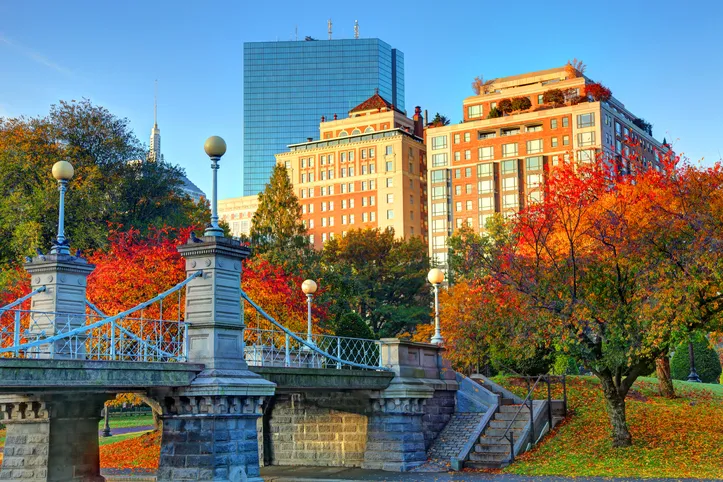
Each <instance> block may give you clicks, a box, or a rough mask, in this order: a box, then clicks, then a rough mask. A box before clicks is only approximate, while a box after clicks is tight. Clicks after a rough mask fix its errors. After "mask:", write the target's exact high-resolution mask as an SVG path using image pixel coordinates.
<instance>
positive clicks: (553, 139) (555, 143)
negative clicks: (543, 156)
mask: <svg viewBox="0 0 723 482" xmlns="http://www.w3.org/2000/svg"><path fill="white" fill-rule="evenodd" d="M550 144H551V145H552V147H557V137H553V138H552V140H551V141H550Z"/></svg>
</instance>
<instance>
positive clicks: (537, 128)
mask: <svg viewBox="0 0 723 482" xmlns="http://www.w3.org/2000/svg"><path fill="white" fill-rule="evenodd" d="M525 132H542V126H527V127H525Z"/></svg>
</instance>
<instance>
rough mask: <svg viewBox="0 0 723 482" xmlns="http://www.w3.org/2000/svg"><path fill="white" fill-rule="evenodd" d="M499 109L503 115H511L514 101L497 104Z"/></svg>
mask: <svg viewBox="0 0 723 482" xmlns="http://www.w3.org/2000/svg"><path fill="white" fill-rule="evenodd" d="M497 109H499V111H500V112H502V113H503V114H509V113H510V112H512V101H511V100H510V99H502V100H501V101H499V102H497Z"/></svg>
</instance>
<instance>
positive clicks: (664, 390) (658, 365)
mask: <svg viewBox="0 0 723 482" xmlns="http://www.w3.org/2000/svg"><path fill="white" fill-rule="evenodd" d="M655 374H656V375H657V376H658V390H659V391H660V395H661V396H663V397H666V398H675V388H674V387H673V378H672V377H671V376H670V358H668V357H667V355H663V356H661V357H660V358H658V359H657V360H655Z"/></svg>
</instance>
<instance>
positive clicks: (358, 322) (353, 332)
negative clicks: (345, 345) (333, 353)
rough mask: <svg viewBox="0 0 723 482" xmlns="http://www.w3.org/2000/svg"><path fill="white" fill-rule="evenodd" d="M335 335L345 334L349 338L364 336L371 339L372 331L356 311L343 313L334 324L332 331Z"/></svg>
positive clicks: (372, 336)
mask: <svg viewBox="0 0 723 482" xmlns="http://www.w3.org/2000/svg"><path fill="white" fill-rule="evenodd" d="M334 334H335V335H336V336H346V337H349V338H366V339H373V338H374V333H372V330H371V328H369V325H367V324H366V323H365V322H364V320H363V319H362V317H361V316H359V314H358V313H354V312H349V313H344V314H343V315H342V316H341V318H339V321H338V323H337V325H336V330H335V331H334Z"/></svg>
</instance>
